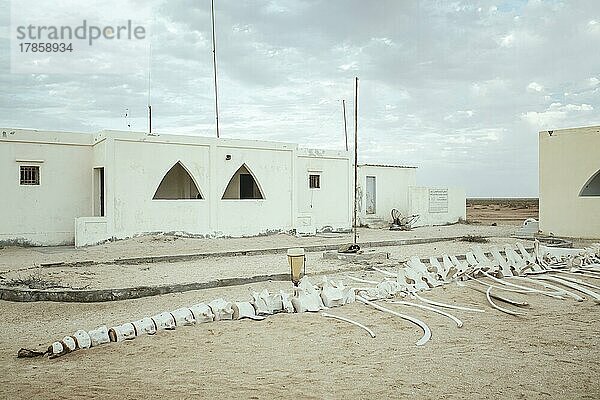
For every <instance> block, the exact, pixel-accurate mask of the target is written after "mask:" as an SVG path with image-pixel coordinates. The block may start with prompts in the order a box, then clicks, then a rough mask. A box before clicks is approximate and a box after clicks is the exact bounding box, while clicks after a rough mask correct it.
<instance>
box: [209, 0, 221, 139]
mask: <svg viewBox="0 0 600 400" xmlns="http://www.w3.org/2000/svg"><path fill="white" fill-rule="evenodd" d="M210 10H211V17H212V45H213V71H214V75H215V117H216V121H217V137H219V92H218V89H217V42H216V39H215V0H210Z"/></svg>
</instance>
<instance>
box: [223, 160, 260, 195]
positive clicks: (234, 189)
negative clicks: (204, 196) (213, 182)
mask: <svg viewBox="0 0 600 400" xmlns="http://www.w3.org/2000/svg"><path fill="white" fill-rule="evenodd" d="M264 198H265V197H264V196H263V193H262V190H261V189H260V186H259V184H258V183H257V181H256V179H255V177H254V174H252V172H250V169H249V168H248V166H247V165H246V164H242V166H241V167H239V168H238V170H237V171H236V172H235V174H233V176H232V177H231V179H230V180H229V183H228V184H227V188H226V189H225V193H223V197H222V199H224V200H230V199H241V200H243V199H264Z"/></svg>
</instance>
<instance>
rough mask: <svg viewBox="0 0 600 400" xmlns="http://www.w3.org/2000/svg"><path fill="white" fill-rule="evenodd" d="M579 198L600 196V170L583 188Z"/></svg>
mask: <svg viewBox="0 0 600 400" xmlns="http://www.w3.org/2000/svg"><path fill="white" fill-rule="evenodd" d="M579 196H583V197H587V196H600V170H598V171H597V172H596V173H595V174H594V175H592V176H591V177H590V179H588V181H587V182H586V183H585V185H583V188H581V191H580V192H579Z"/></svg>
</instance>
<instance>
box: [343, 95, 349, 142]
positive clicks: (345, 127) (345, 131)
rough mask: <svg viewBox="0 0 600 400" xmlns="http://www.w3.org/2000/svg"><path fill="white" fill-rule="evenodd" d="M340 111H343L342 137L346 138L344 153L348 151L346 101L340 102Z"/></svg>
mask: <svg viewBox="0 0 600 400" xmlns="http://www.w3.org/2000/svg"><path fill="white" fill-rule="evenodd" d="M342 110H343V111H344V137H345V138H346V151H348V127H347V125H346V100H342Z"/></svg>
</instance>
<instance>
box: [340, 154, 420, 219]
mask: <svg viewBox="0 0 600 400" xmlns="http://www.w3.org/2000/svg"><path fill="white" fill-rule="evenodd" d="M367 176H374V177H375V182H376V185H375V186H376V195H375V200H376V205H375V213H374V214H367V212H366V204H367V193H366V181H367ZM414 185H416V168H414V167H395V166H376V165H359V166H358V204H357V209H358V211H357V214H358V218H359V223H360V224H365V223H369V222H370V221H385V222H392V216H391V211H392V208H397V209H398V210H399V211H400V212H401V213H402V214H404V215H406V214H408V213H409V211H410V207H409V198H408V188H409V187H410V186H414ZM350 191H352V189H351V190H350ZM351 208H352V206H351Z"/></svg>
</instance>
